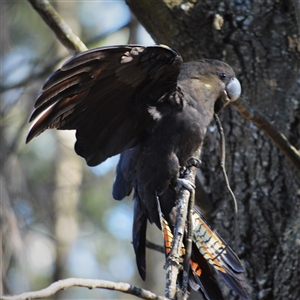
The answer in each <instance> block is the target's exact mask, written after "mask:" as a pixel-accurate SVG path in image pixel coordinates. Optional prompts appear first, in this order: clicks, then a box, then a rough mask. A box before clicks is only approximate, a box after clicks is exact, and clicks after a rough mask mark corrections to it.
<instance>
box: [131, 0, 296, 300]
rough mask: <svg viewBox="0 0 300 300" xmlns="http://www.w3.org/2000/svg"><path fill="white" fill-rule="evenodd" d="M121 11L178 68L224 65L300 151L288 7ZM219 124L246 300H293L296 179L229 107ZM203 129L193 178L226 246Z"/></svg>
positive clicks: (168, 4) (182, 5)
mask: <svg viewBox="0 0 300 300" xmlns="http://www.w3.org/2000/svg"><path fill="white" fill-rule="evenodd" d="M127 3H128V5H129V6H130V8H131V9H132V11H133V12H134V13H135V14H136V16H137V18H138V19H139V21H140V22H141V23H142V24H143V25H144V26H145V28H146V29H147V30H148V31H149V33H150V34H151V36H152V37H153V39H154V40H155V41H156V42H157V43H159V44H166V45H168V46H170V47H172V48H174V49H176V50H177V51H178V52H179V53H180V54H181V55H182V57H183V59H184V60H185V61H188V60H196V59H200V58H203V57H206V58H216V59H220V60H224V61H226V62H228V63H229V64H230V65H231V66H232V67H233V68H234V70H235V72H236V75H237V78H238V79H239V80H240V82H241V84H242V87H243V94H242V97H243V99H244V100H246V101H247V102H248V104H249V105H250V106H251V107H252V108H255V109H257V110H259V111H260V112H261V113H263V114H265V115H266V116H267V117H268V118H269V120H270V121H272V123H274V124H276V126H277V127H278V129H279V130H280V131H281V132H282V133H283V134H284V135H285V136H286V137H287V138H288V139H289V140H290V142H291V143H292V144H293V145H294V146H295V147H296V148H297V149H299V148H300V101H299V94H300V90H299V83H300V78H299V66H300V38H299V36H300V33H299V9H300V7H299V6H300V4H299V3H298V2H297V0H295V1H294V2H293V1H288V0H285V1H280V0H278V1H268V0H262V1H229V0H228V1H211V0H203V1H193V0H192V1H189V2H186V1H181V0H173V1H172V0H164V1H163V0H156V1H148V0H127ZM220 117H221V120H222V123H223V127H224V131H225V137H226V150H227V161H226V167H227V171H228V174H229V180H230V183H231V186H232V189H233V190H234V193H235V195H236V197H237V199H238V207H239V214H238V233H237V235H236V237H235V240H234V242H233V243H232V244H231V246H233V248H234V250H235V251H236V252H237V254H238V255H239V257H240V258H241V260H242V261H243V263H244V265H245V268H246V273H247V278H248V281H249V285H250V287H251V290H250V295H251V299H300V285H299V278H300V271H299V268H300V267H299V257H300V221H299V216H300V215H299V211H300V189H299V187H300V176H299V172H297V170H296V168H294V167H293V165H292V164H291V163H290V162H289V161H288V160H287V158H286V157H285V156H284V155H283V154H282V153H281V151H280V150H279V149H278V148H277V147H276V146H275V145H274V144H273V142H272V141H271V140H270V138H269V137H268V136H267V135H266V134H265V133H263V132H262V131H261V130H260V129H258V128H257V127H255V126H254V125H253V124H252V123H251V122H249V121H247V120H245V119H244V118H243V117H242V116H240V115H239V113H238V112H237V111H236V109H235V108H233V107H229V108H226V109H225V110H224V111H223V112H222V113H221V116H220ZM210 129H211V130H210V133H209V134H208V136H207V138H206V142H205V145H204V148H203V151H202V161H203V163H202V167H201V172H202V175H203V183H204V184H205V186H206V189H207V192H208V194H209V196H210V199H211V201H212V203H213V207H215V210H214V212H213V214H212V216H213V220H214V227H215V228H216V229H217V230H218V232H219V233H220V234H221V235H222V236H223V237H224V238H225V240H227V241H229V240H230V237H231V236H232V235H233V230H234V229H233V204H232V201H231V200H230V197H229V195H228V193H227V192H226V187H225V183H224V179H223V177H222V174H221V169H220V166H219V160H220V154H219V153H220V149H219V148H220V146H219V142H218V133H217V130H216V126H215V124H212V125H211V128H210ZM227 292H228V291H227ZM228 293H229V292H228ZM229 298H230V297H229ZM231 298H234V297H233V295H231Z"/></svg>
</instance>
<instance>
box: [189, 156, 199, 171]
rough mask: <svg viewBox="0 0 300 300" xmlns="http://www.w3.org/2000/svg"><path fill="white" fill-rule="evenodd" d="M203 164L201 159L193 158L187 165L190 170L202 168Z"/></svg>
mask: <svg viewBox="0 0 300 300" xmlns="http://www.w3.org/2000/svg"><path fill="white" fill-rule="evenodd" d="M201 163H202V162H201V160H200V159H199V158H196V157H191V158H190V159H189V160H188V162H187V163H186V168H190V167H195V168H200V165H201Z"/></svg>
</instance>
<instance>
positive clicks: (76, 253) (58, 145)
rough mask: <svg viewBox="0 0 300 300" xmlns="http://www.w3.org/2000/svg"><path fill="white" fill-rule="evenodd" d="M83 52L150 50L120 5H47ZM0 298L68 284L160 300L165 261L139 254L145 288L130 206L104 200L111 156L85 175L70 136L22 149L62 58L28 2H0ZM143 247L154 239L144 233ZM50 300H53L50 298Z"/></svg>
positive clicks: (82, 293) (64, 295)
mask: <svg viewBox="0 0 300 300" xmlns="http://www.w3.org/2000/svg"><path fill="white" fill-rule="evenodd" d="M51 3H52V4H53V5H54V6H55V8H56V9H57V10H58V12H59V13H60V14H61V15H62V17H63V18H64V19H65V21H66V22H67V23H68V24H69V25H70V26H71V28H72V30H73V31H74V32H75V33H76V34H77V35H78V36H79V37H80V38H81V39H82V41H83V42H84V43H85V44H86V45H87V46H88V48H93V47H99V46H105V45H113V44H127V43H139V44H145V45H148V44H153V43H154V42H153V40H152V39H151V37H150V36H149V35H148V34H147V32H146V31H145V30H144V29H143V28H142V27H141V25H140V24H139V23H138V22H137V21H136V19H135V18H134V17H133V16H132V14H131V13H130V10H129V8H128V7H127V5H126V4H125V2H124V1H121V0H119V1H51ZM0 5H1V12H0V13H1V16H0V19H1V31H0V34H1V86H0V88H1V103H0V104H1V122H0V126H1V132H0V144H1V169H0V172H1V177H0V180H1V181H0V182H1V183H0V184H1V194H0V196H1V212H0V213H1V214H0V218H1V219H0V221H1V240H2V247H1V251H2V253H1V257H2V260H1V268H2V272H1V275H0V276H2V278H1V279H2V280H1V287H0V292H1V294H17V293H21V292H25V291H33V290H37V289H42V288H45V287H46V286H48V285H49V284H50V283H51V282H53V281H56V280H59V279H63V278H69V277H81V278H94V279H103V280H112V281H122V282H128V283H131V284H134V285H138V286H140V287H144V288H147V289H149V290H151V291H153V292H155V293H158V294H160V295H163V294H164V286H165V282H164V280H165V279H164V278H165V277H164V274H165V272H164V270H163V264H164V255H163V254H160V253H158V252H155V251H153V250H147V267H148V269H147V280H146V282H145V283H144V282H143V281H142V280H141V279H140V277H139V275H138V274H137V269H136V265H135V258H134V251H133V247H132V244H131V227H132V200H131V197H128V199H125V200H123V201H120V202H119V201H115V200H113V199H112V196H111V191H112V183H113V179H114V173H115V165H116V163H117V161H118V157H113V158H111V159H109V160H107V161H106V162H105V163H103V164H102V165H101V166H98V167H95V168H89V167H87V166H86V164H85V162H84V160H83V159H82V158H80V157H78V156H77V155H76V154H75V152H74V150H73V146H74V141H75V138H74V132H64V131H60V132H58V131H54V130H49V131H46V132H45V133H43V134H42V135H41V136H39V137H38V138H36V139H34V140H33V141H32V142H30V143H29V144H28V145H25V138H26V134H27V132H28V130H29V128H30V124H29V123H28V120H29V117H30V114H31V112H32V110H33V106H34V103H35V99H36V97H37V95H38V93H39V92H40V90H41V89H42V86H43V83H44V82H45V80H46V78H47V77H48V76H49V75H50V74H51V73H52V72H53V71H54V70H55V69H57V68H59V66H60V65H61V64H62V63H63V62H64V61H65V60H66V59H68V58H69V55H68V52H67V51H66V49H65V48H64V47H63V46H61V45H60V44H59V42H58V41H57V40H56V38H55V35H54V34H53V32H52V31H51V30H50V29H49V28H48V27H47V25H45V23H44V22H43V20H42V19H41V18H40V16H39V15H38V14H37V12H36V11H35V10H34V9H33V8H32V7H31V5H30V4H29V3H28V2H27V1H1V4H0ZM149 227H150V229H151V230H150V231H149V232H148V235H149V236H148V238H149V240H151V241H153V242H156V243H158V244H161V233H160V232H159V231H158V230H157V229H156V228H154V226H149ZM51 298H52V299H53V298H54V297H51ZM95 298H98V299H99V298H100V299H126V298H131V297H129V296H128V295H126V294H122V293H117V292H112V291H106V290H88V289H84V288H71V289H68V290H66V291H62V292H59V293H58V294H57V295H56V299H95Z"/></svg>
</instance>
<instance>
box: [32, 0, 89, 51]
mask: <svg viewBox="0 0 300 300" xmlns="http://www.w3.org/2000/svg"><path fill="white" fill-rule="evenodd" d="M28 1H29V2H30V4H31V5H32V6H33V8H34V9H35V10H36V11H37V12H38V14H39V15H40V16H41V17H42V19H43V20H44V21H45V23H46V24H47V25H48V26H49V27H50V28H51V29H52V31H53V32H54V33H55V35H56V37H57V38H58V40H59V41H60V42H61V43H62V44H63V45H64V46H65V47H66V48H67V50H68V51H69V53H70V54H72V55H74V54H76V53H79V52H82V51H85V50H87V47H86V46H85V45H84V43H83V42H82V41H81V40H80V39H79V37H78V36H77V35H76V34H74V33H73V31H72V29H71V28H70V27H69V25H68V24H67V23H66V22H65V21H64V19H63V18H62V17H61V15H60V14H59V13H58V12H57V11H56V10H55V9H54V7H53V6H52V5H51V4H50V3H49V1H47V0H28Z"/></svg>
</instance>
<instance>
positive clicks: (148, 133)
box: [27, 45, 247, 299]
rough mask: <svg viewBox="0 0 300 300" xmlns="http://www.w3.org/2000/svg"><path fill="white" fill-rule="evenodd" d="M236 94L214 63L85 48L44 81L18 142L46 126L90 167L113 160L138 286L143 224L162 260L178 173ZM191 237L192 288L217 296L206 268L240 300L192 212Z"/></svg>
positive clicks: (213, 239)
mask: <svg viewBox="0 0 300 300" xmlns="http://www.w3.org/2000/svg"><path fill="white" fill-rule="evenodd" d="M240 93H241V86H240V83H239V81H238V80H237V79H236V78H235V74H234V71H233V70H232V68H231V67H230V66H229V65H227V64H226V63H224V62H221V61H217V60H210V59H203V60H199V61H195V62H188V63H183V62H182V58H181V56H180V55H179V54H178V53H177V52H176V51H174V50H172V49H170V48H168V47H166V46H149V47H143V46H139V45H126V46H111V47H103V48H96V49H91V50H88V51H85V52H83V53H80V54H77V55H75V56H74V57H72V58H71V59H69V60H68V61H67V62H66V63H64V64H63V66H62V67H61V68H60V69H59V70H57V71H56V72H54V73H53V74H52V75H51V76H50V78H48V80H47V81H46V83H45V85H44V87H43V90H42V92H41V93H40V95H39V96H38V99H37V101H36V103H35V110H34V111H33V113H32V116H31V118H30V121H32V120H34V119H37V120H36V122H35V123H34V124H33V126H32V127H31V129H30V132H29V134H28V137H27V142H29V141H30V140H31V139H33V138H34V137H36V136H37V135H39V134H40V133H42V132H43V131H44V130H46V129H48V128H56V129H75V130H76V139H77V141H76V144H75V151H76V153H77V154H78V155H80V156H82V157H84V158H85V160H86V162H87V164H88V165H89V166H95V165H98V164H100V163H102V162H103V161H105V160H106V159H107V158H108V157H111V156H113V155H116V154H119V153H121V156H120V161H119V163H118V166H117V174H116V179H115V183H114V187H113V196H114V198H115V199H117V200H121V199H123V198H124V197H125V196H127V195H129V194H130V193H131V191H132V190H133V192H134V197H133V198H134V224H133V245H134V249H135V253H136V260H137V265H138V269H139V272H140V274H141V276H142V278H143V279H145V275H146V270H145V236H146V226H147V220H149V221H150V222H154V223H155V224H156V225H157V226H158V227H159V228H161V227H164V228H161V229H164V232H169V233H168V234H165V240H166V242H165V246H166V254H168V250H167V249H168V247H167V245H169V244H168V243H172V240H171V241H170V237H172V230H173V226H174V222H173V221H172V217H171V211H172V210H173V208H174V206H175V205H176V186H177V185H178V183H179V182H181V181H182V179H180V178H179V173H180V168H181V167H185V166H186V165H187V163H188V161H189V159H190V158H191V157H192V156H193V153H194V152H195V151H196V150H197V149H198V148H199V147H200V146H201V145H202V142H203V139H204V136H205V133H206V130H207V127H208V125H209V123H210V122H211V120H212V117H213V115H214V113H218V112H219V111H220V110H221V109H222V108H223V107H224V106H225V105H227V104H228V103H230V101H234V100H236V99H237V98H238V97H239V95H240ZM157 199H158V201H159V203H160V205H158V202H157ZM158 206H160V207H161V215H160V214H159V211H160V210H159V208H158ZM162 219H163V220H164V222H165V223H164V224H165V225H164V224H163V223H162V222H161V220H162ZM193 230H194V244H193V247H192V249H193V252H192V256H191V276H190V285H191V287H192V288H194V289H199V290H201V291H202V292H203V294H204V295H205V297H206V298H207V299H222V294H221V292H220V289H219V287H218V285H217V283H216V282H215V280H214V278H213V273H212V271H211V267H213V268H214V269H215V270H216V271H217V273H219V274H220V275H221V276H222V277H223V278H224V280H225V281H226V282H227V283H228V285H229V286H230V287H231V288H232V289H233V290H234V291H235V292H236V293H237V294H238V295H240V296H241V297H242V298H243V299H246V298H247V294H246V289H245V287H246V283H245V280H244V277H243V272H244V270H243V268H242V266H241V263H240V261H239V259H238V258H237V257H236V255H235V254H234V253H233V251H232V250H231V249H230V248H229V247H226V249H225V250H224V247H225V243H224V242H223V241H222V239H221V238H220V237H219V236H218V235H217V234H216V233H214V232H213V231H212V230H211V229H210V228H209V227H208V225H207V224H206V222H205V220H204V219H203V217H202V216H201V214H200V211H199V209H198V208H196V207H195V209H194V214H193ZM222 249H223V251H222ZM220 253H221V254H220Z"/></svg>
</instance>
